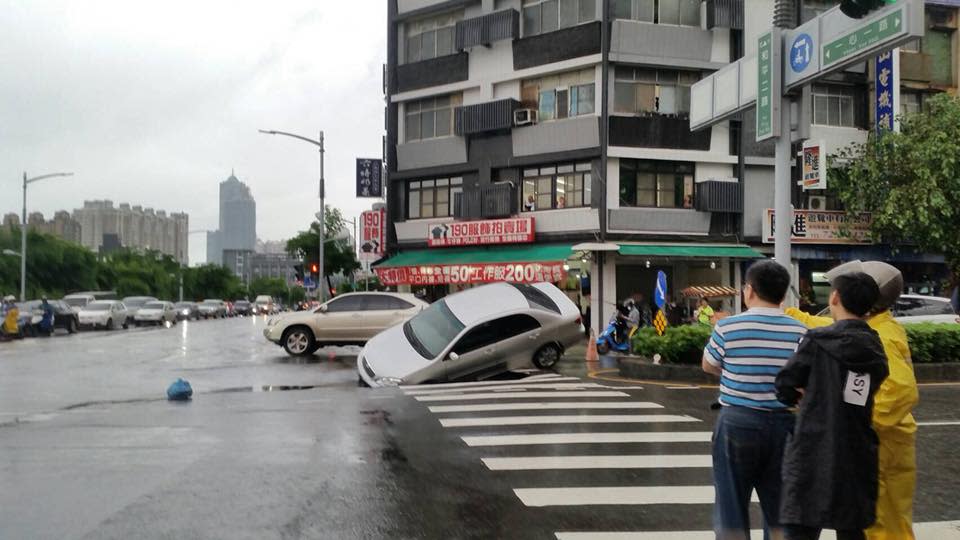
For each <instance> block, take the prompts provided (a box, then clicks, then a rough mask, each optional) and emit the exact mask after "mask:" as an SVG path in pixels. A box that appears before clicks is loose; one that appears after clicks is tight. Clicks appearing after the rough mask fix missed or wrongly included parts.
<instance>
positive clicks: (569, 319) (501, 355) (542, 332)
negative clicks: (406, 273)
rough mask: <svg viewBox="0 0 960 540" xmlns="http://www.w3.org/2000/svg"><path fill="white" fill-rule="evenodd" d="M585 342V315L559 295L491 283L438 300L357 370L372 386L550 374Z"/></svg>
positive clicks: (364, 355) (371, 345)
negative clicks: (533, 370)
mask: <svg viewBox="0 0 960 540" xmlns="http://www.w3.org/2000/svg"><path fill="white" fill-rule="evenodd" d="M582 340H583V324H582V322H581V320H580V310H579V309H577V306H576V305H575V304H574V303H573V302H572V301H571V300H570V299H569V298H568V297H567V295H565V294H564V293H563V292H562V291H561V290H560V289H558V288H556V287H555V286H553V285H551V284H549V283H537V284H535V285H527V284H514V283H492V284H489V285H484V286H481V287H477V288H474V289H468V290H466V291H462V292H459V293H456V294H452V295H450V296H447V297H446V298H444V299H442V300H438V301H437V302H434V303H433V304H432V305H431V306H430V307H429V308H427V309H426V310H424V311H423V312H422V313H420V314H419V315H417V316H416V317H414V318H412V319H410V320H409V321H407V322H406V323H404V324H402V325H398V326H394V327H393V328H390V329H389V330H387V331H385V332H383V333H382V334H380V335H378V336H376V337H374V338H373V339H371V340H370V341H369V342H368V343H367V345H366V347H364V348H363V351H362V352H361V353H360V356H358V357H357V371H358V372H359V375H360V379H361V382H362V383H365V384H367V385H369V386H396V385H400V384H420V383H426V382H437V381H459V380H478V379H486V378H489V377H491V376H493V375H496V374H498V373H502V372H504V371H508V370H512V369H518V368H526V367H529V366H531V365H533V366H535V367H537V368H540V369H546V368H550V367H552V366H554V365H555V364H556V363H557V362H558V361H559V360H560V357H561V356H562V355H563V353H564V351H565V350H566V348H567V347H569V346H570V345H573V344H575V343H577V342H580V341H582Z"/></svg>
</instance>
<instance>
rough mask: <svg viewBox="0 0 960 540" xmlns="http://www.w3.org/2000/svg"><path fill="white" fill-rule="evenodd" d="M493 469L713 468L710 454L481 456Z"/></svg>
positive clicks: (488, 466) (484, 462) (489, 467)
mask: <svg viewBox="0 0 960 540" xmlns="http://www.w3.org/2000/svg"><path fill="white" fill-rule="evenodd" d="M481 461H483V464H484V465H486V466H487V468H488V469H490V470H491V471H531V470H545V469H684V468H710V467H712V466H713V457H712V456H710V455H632V456H542V457H512V458H511V457H505V458H481Z"/></svg>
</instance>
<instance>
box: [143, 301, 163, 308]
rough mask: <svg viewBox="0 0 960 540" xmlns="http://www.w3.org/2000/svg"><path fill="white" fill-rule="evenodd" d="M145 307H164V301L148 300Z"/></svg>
mask: <svg viewBox="0 0 960 540" xmlns="http://www.w3.org/2000/svg"><path fill="white" fill-rule="evenodd" d="M143 309H163V302H147V303H146V304H144V305H143Z"/></svg>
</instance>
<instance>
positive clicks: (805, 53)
mask: <svg viewBox="0 0 960 540" xmlns="http://www.w3.org/2000/svg"><path fill="white" fill-rule="evenodd" d="M814 54H816V49H814V48H813V38H812V37H810V34H807V33H803V34H800V35H799V36H797V37H796V38H795V39H794V40H793V45H791V46H790V69H792V70H793V71H794V73H802V72H803V70H805V69H807V66H809V65H810V60H811V59H812V58H813V55H814Z"/></svg>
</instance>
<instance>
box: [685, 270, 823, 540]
mask: <svg viewBox="0 0 960 540" xmlns="http://www.w3.org/2000/svg"><path fill="white" fill-rule="evenodd" d="M745 281H746V285H745V286H744V288H743V301H744V304H746V305H747V307H748V308H749V309H748V310H747V311H746V312H744V313H742V314H740V315H735V316H733V317H728V318H726V319H722V320H721V321H719V322H718V323H717V325H716V326H715V327H714V329H713V335H712V336H711V337H710V341H709V342H708V343H707V347H706V349H704V351H703V370H704V371H706V372H707V373H712V374H714V375H717V376H719V377H720V405H722V407H721V409H720V415H719V417H718V418H717V425H716V428H715V429H714V433H713V483H714V488H715V491H716V500H715V503H714V512H713V516H714V518H713V522H714V530H715V531H716V534H717V539H718V540H749V538H750V532H749V531H750V518H749V514H748V508H749V504H750V495H751V492H752V491H753V490H754V489H755V490H756V491H757V495H758V497H759V499H760V507H761V509H762V510H763V518H764V538H766V539H769V538H782V530H781V527H780V521H779V508H780V462H781V461H782V458H783V449H784V446H785V445H786V439H787V435H788V434H789V433H791V432H792V431H793V422H794V419H793V413H792V412H791V411H790V410H788V409H787V407H786V405H784V404H782V403H780V402H779V401H777V397H776V388H775V386H774V382H775V381H776V378H777V373H779V372H780V370H781V369H782V368H783V366H784V365H785V364H786V363H787V360H788V359H789V358H790V356H791V355H793V353H794V351H796V350H797V345H798V344H799V343H800V340H801V339H802V338H803V335H804V333H805V332H806V328H805V327H804V326H803V325H802V324H800V323H799V322H797V321H796V320H794V319H793V318H791V317H788V316H787V315H785V314H784V312H783V309H781V307H780V305H781V304H782V303H783V300H784V297H785V296H786V294H787V289H788V288H789V287H790V273H789V272H788V271H787V269H786V268H784V267H783V266H781V265H780V264H778V263H776V262H774V261H770V260H766V261H760V262H757V263H755V264H753V265H752V266H751V267H750V268H749V270H747V275H746V279H745Z"/></svg>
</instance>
